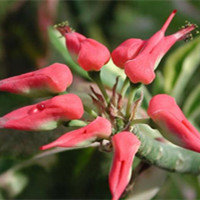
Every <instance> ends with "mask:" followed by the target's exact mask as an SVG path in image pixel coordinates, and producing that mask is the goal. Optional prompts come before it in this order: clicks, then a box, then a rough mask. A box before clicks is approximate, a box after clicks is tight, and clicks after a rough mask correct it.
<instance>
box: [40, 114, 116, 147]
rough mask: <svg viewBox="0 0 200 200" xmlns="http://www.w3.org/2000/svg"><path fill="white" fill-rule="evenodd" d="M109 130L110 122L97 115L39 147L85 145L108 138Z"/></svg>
mask: <svg viewBox="0 0 200 200" xmlns="http://www.w3.org/2000/svg"><path fill="white" fill-rule="evenodd" d="M111 131H112V129H111V124H110V122H109V121H108V120H107V119H105V118H103V117H97V118H96V119H95V120H94V121H92V122H91V123H90V124H88V125H87V126H85V127H82V128H79V129H76V130H74V131H70V132H68V133H66V134H64V135H62V136H61V137H59V138H58V139H57V140H55V141H53V142H51V143H50V144H47V145H44V146H42V147H41V148H40V149H41V150H46V149H49V148H52V147H75V146H81V145H87V144H90V143H92V142H93V141H95V140H96V139H103V138H108V137H109V136H110V134H111Z"/></svg>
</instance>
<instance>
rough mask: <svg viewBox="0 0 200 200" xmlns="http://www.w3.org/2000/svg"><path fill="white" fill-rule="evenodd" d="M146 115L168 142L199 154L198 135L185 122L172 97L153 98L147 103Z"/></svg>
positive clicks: (199, 140)
mask: <svg viewBox="0 0 200 200" xmlns="http://www.w3.org/2000/svg"><path fill="white" fill-rule="evenodd" d="M148 115H149V116H150V117H151V119H152V120H153V121H154V122H155V123H156V124H157V125H158V126H159V128H160V130H161V133H163V134H164V136H165V137H166V138H168V139H169V140H170V141H172V142H173V143H175V144H177V145H179V146H182V147H185V148H188V149H191V150H193V151H197V152H200V133H199V132H198V131H197V130H196V129H195V128H194V126H193V125H192V124H191V123H190V122H189V121H188V120H187V118H186V117H185V116H184V114H183V112H182V111H181V109H180V108H179V106H178V105H177V104H176V101H175V100H174V98H173V97H171V96H169V95H166V94H159V95H156V96H154V97H153V98H152V99H151V101H150V103H149V107H148Z"/></svg>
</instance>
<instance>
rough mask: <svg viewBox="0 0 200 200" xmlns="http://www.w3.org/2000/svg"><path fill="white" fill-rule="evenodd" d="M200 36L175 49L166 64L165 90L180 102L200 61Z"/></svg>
mask: <svg viewBox="0 0 200 200" xmlns="http://www.w3.org/2000/svg"><path fill="white" fill-rule="evenodd" d="M199 51H200V37H198V38H196V39H195V40H193V41H191V42H189V43H188V44H186V45H184V46H182V47H180V48H178V49H177V50H176V51H174V52H173V53H172V54H171V55H170V57H169V58H168V59H167V62H166V64H165V66H164V77H165V80H166V81H165V91H166V92H167V93H170V94H171V95H172V96H174V97H175V98H176V99H177V101H178V102H179V101H180V100H181V99H180V98H181V97H182V93H183V92H184V89H185V87H186V86H187V84H188V82H189V80H190V78H191V76H192V75H193V73H194V71H195V70H196V68H197V67H198V65H199V63H200V56H199Z"/></svg>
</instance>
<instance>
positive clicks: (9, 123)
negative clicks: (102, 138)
mask: <svg viewBox="0 0 200 200" xmlns="http://www.w3.org/2000/svg"><path fill="white" fill-rule="evenodd" d="M83 112H84V110H83V105H82V101H81V99H80V98H79V97H78V96H76V95H75V94H65V95H60V96H55V97H53V98H51V99H49V100H46V101H42V102H40V103H37V104H34V105H30V106H25V107H23V108H19V109H17V110H15V111H12V112H10V113H8V114H7V115H4V116H3V117H1V118H0V127H1V128H11V129H18V130H51V129H54V128H56V127H57V125H58V123H59V122H60V121H67V120H72V119H79V118H81V117H82V115H83Z"/></svg>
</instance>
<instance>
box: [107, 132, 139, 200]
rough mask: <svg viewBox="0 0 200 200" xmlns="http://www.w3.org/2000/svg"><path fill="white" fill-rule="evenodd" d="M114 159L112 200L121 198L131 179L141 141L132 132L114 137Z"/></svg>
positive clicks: (111, 185) (111, 173) (110, 181)
mask: <svg viewBox="0 0 200 200" xmlns="http://www.w3.org/2000/svg"><path fill="white" fill-rule="evenodd" d="M112 143H113V148H114V159H113V164H112V168H111V171H110V174H109V186H110V190H111V193H112V199H113V200H117V199H119V198H120V196H121V194H122V193H123V191H124V189H125V188H126V186H127V184H128V183H129V181H130V178H131V172H132V162H133V159H134V156H135V154H136V152H137V151H138V148H139V147H140V141H139V140H138V138H137V137H136V136H135V135H134V134H133V133H130V132H125V131H124V132H121V133H118V134H116V135H114V136H113V137H112Z"/></svg>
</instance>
